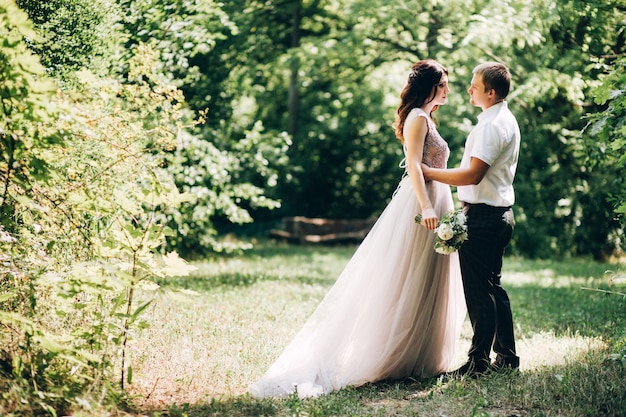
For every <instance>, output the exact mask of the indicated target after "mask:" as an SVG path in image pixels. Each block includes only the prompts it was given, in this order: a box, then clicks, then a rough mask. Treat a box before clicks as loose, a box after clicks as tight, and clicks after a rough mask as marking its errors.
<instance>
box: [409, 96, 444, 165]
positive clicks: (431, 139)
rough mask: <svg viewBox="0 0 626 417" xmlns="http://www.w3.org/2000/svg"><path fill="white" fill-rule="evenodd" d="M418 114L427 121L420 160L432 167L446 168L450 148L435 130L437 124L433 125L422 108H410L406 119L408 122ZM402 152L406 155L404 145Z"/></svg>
mask: <svg viewBox="0 0 626 417" xmlns="http://www.w3.org/2000/svg"><path fill="white" fill-rule="evenodd" d="M419 116H423V117H424V118H425V119H426V122H427V123H428V133H426V138H425V140H424V153H423V155H422V162H423V163H424V164H426V165H428V166H429V167H432V168H446V167H447V164H448V157H449V156H450V148H449V147H448V144H447V143H446V141H445V140H444V139H443V138H442V137H441V135H440V134H439V132H438V131H437V126H435V123H434V122H433V121H432V119H431V118H430V117H429V116H428V115H427V114H426V112H424V111H423V110H422V109H419V108H415V109H413V110H411V112H410V113H409V115H408V117H407V119H406V121H407V122H408V121H409V120H411V119H413V118H415V117H419ZM405 126H406V122H405ZM404 153H405V155H406V145H405V146H404Z"/></svg>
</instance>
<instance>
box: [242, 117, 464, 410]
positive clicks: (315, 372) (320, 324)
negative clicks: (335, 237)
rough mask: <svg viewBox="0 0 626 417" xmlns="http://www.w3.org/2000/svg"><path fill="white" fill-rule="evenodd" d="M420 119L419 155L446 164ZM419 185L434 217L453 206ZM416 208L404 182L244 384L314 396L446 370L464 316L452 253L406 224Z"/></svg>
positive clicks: (263, 393) (435, 187) (443, 188)
mask: <svg viewBox="0 0 626 417" xmlns="http://www.w3.org/2000/svg"><path fill="white" fill-rule="evenodd" d="M416 110H417V109H416ZM416 116H425V113H423V112H422V113H420V112H419V111H415V110H414V111H413V112H412V113H411V116H410V117H416ZM426 118H427V120H428V122H429V126H430V127H429V134H428V135H427V138H426V142H425V150H424V153H425V154H424V159H425V160H427V159H435V160H432V161H429V162H430V163H432V164H433V165H436V166H440V167H441V166H444V167H445V164H446V163H447V159H448V155H449V150H448V148H447V145H445V142H443V144H444V145H445V149H446V152H445V153H444V155H443V156H441V155H438V156H436V154H440V153H441V152H440V147H441V142H442V141H443V139H441V137H440V136H439V134H438V133H437V131H436V128H435V126H434V124H433V123H432V121H431V120H430V118H428V117H426ZM435 142H436V143H435ZM437 148H439V150H438V149H437ZM429 152H430V154H429V155H428V157H429V158H427V154H428V153H429ZM431 157H434V158H431ZM427 188H428V193H429V196H430V199H431V203H432V204H433V207H434V208H435V210H436V212H437V213H439V214H442V213H443V212H445V211H446V210H450V209H452V208H453V201H452V195H451V192H450V188H449V186H447V185H444V184H441V183H436V182H432V183H428V184H427ZM420 212H421V208H420V206H419V203H418V201H417V198H416V197H415V194H414V192H413V189H412V187H411V183H410V181H409V178H408V177H407V176H405V177H404V178H403V179H402V181H401V182H400V184H399V186H398V189H397V190H396V192H395V194H394V196H393V198H392V200H391V201H390V203H389V205H388V206H387V207H386V208H385V210H384V211H383V213H382V214H381V215H380V217H379V218H378V221H377V222H376V224H375V225H374V226H373V227H372V229H371V230H370V232H369V233H368V235H367V236H366V238H365V239H364V240H363V242H362V243H361V245H360V246H359V248H358V249H357V250H356V252H355V253H354V255H353V256H352V258H351V260H350V261H349V262H348V264H347V265H346V267H345V269H344V270H343V272H342V273H341V275H340V276H339V278H338V279H337V281H336V282H335V284H334V285H333V287H332V288H331V289H330V290H329V292H328V294H327V295H326V296H325V298H324V299H323V300H322V302H321V303H320V305H319V306H318V308H317V309H316V310H315V312H314V313H313V314H312V315H311V317H310V318H309V319H308V321H307V322H306V324H305V325H304V327H303V328H302V329H301V330H300V332H299V333H298V334H297V335H296V336H295V338H294V339H293V340H292V341H291V343H290V344H289V345H288V346H287V347H286V349H285V350H284V351H283V352H282V354H281V355H280V356H279V358H278V359H277V360H276V362H275V363H274V364H272V365H271V366H270V368H269V369H268V371H267V372H266V373H265V375H264V376H263V377H262V378H261V379H260V380H258V381H257V382H255V383H254V384H252V385H251V386H250V387H249V389H248V390H249V392H250V393H251V395H252V396H254V397H257V398H263V397H284V396H287V395H290V394H291V393H293V392H294V391H296V390H297V393H298V396H300V397H301V398H304V397H315V396H319V395H322V394H327V393H329V392H331V391H333V390H337V389H340V388H342V387H345V386H347V385H352V386H358V385H362V384H364V383H368V382H375V381H379V380H384V379H403V378H407V377H415V378H425V377H430V376H434V375H437V374H439V373H441V372H444V371H446V370H447V369H448V367H449V366H450V361H451V359H452V357H453V355H454V347H455V342H456V341H457V340H458V338H459V333H460V329H461V325H462V323H463V320H464V318H465V311H466V310H465V301H464V297H463V289H462V283H461V276H460V269H459V264H458V255H457V254H456V253H453V254H451V255H440V254H437V253H436V252H435V251H434V249H433V244H434V234H433V232H431V231H428V230H427V229H426V228H424V227H422V226H420V225H417V224H415V222H414V217H415V215H416V214H418V213H420Z"/></svg>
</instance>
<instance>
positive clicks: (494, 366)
mask: <svg viewBox="0 0 626 417" xmlns="http://www.w3.org/2000/svg"><path fill="white" fill-rule="evenodd" d="M489 369H491V371H493V372H500V373H506V372H513V371H518V370H519V357H517V356H512V357H510V358H503V357H501V356H498V357H497V358H496V360H495V361H493V362H492V363H491V364H490V365H489Z"/></svg>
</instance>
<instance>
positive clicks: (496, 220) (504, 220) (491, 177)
mask: <svg viewBox="0 0 626 417" xmlns="http://www.w3.org/2000/svg"><path fill="white" fill-rule="evenodd" d="M510 84H511V74H510V72H509V70H508V68H507V67H506V66H505V65H503V64H500V63H497V62H487V63H484V64H481V65H478V66H477V67H476V68H474V70H473V77H472V83H471V86H470V87H469V89H468V90H467V91H468V93H469V95H470V103H471V104H473V105H474V106H477V107H480V108H481V109H482V110H483V111H482V113H481V114H480V115H478V124H477V125H476V126H475V127H474V128H473V129H472V131H471V132H470V134H469V136H468V137H467V141H466V143H465V152H464V153H463V159H462V160H461V165H460V167H459V168H452V169H436V168H429V167H427V166H425V165H422V169H423V171H424V177H425V179H426V180H434V181H439V182H443V183H446V184H450V185H455V186H457V187H458V188H457V194H458V198H459V200H461V201H462V203H463V207H464V211H465V213H466V214H467V226H468V239H467V241H465V242H464V243H463V245H462V246H461V249H460V250H459V258H460V263H461V273H462V276H463V287H464V291H465V300H466V303H467V310H468V314H469V318H470V322H471V323H472V328H473V330H474V336H473V338H472V345H471V347H470V350H469V353H468V357H469V358H468V361H467V363H465V364H464V365H463V366H461V367H460V368H459V369H457V370H455V371H453V372H452V375H453V376H467V377H470V378H475V377H477V376H479V375H481V374H484V373H486V372H488V371H500V370H507V369H517V368H518V367H519V357H518V356H517V354H516V351H515V337H514V332H513V318H512V314H511V305H510V303H509V297H508V295H507V293H506V291H505V290H504V288H502V285H501V282H500V279H501V272H502V258H503V255H504V248H505V247H506V245H507V244H508V243H509V241H510V240H511V235H512V233H513V226H514V223H515V222H514V218H513V211H512V210H511V206H512V205H513V203H514V202H515V193H514V191H513V178H514V176H515V170H516V168H517V160H518V155H519V147H520V130H519V126H518V124H517V120H516V119H515V116H513V114H512V113H511V112H510V111H509V109H508V106H507V102H506V101H505V98H506V96H507V94H508V93H509V88H510ZM492 348H493V350H494V352H495V353H496V359H495V361H494V362H493V363H491V361H490V357H489V355H490V353H491V350H492Z"/></svg>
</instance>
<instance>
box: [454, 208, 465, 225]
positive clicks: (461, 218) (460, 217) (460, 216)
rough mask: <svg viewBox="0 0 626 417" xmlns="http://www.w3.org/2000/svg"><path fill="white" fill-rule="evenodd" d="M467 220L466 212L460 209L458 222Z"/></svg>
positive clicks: (457, 216) (457, 217)
mask: <svg viewBox="0 0 626 417" xmlns="http://www.w3.org/2000/svg"><path fill="white" fill-rule="evenodd" d="M466 221H467V217H465V213H463V212H462V211H459V212H458V213H457V214H456V222H457V223H458V224H465V222H466Z"/></svg>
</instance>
